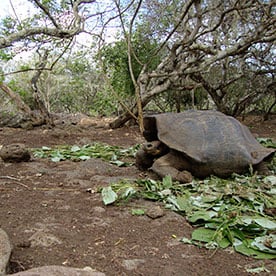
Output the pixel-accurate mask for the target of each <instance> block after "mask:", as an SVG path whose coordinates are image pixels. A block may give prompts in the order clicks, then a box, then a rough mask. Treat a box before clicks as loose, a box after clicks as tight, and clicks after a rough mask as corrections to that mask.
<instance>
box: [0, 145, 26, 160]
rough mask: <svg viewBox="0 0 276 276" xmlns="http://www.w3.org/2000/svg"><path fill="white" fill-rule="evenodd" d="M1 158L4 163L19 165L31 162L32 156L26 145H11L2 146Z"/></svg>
mask: <svg viewBox="0 0 276 276" xmlns="http://www.w3.org/2000/svg"><path fill="white" fill-rule="evenodd" d="M0 157H1V158H2V159H3V161H4V162H10V163H17V162H27V161H29V160H30V159H31V154H30V152H29V151H28V150H27V149H26V147H25V145H24V144H10V145H6V146H2V148H1V149H0Z"/></svg>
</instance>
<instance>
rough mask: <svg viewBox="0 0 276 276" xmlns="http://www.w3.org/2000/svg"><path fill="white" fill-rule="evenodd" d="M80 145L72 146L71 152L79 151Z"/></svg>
mask: <svg viewBox="0 0 276 276" xmlns="http://www.w3.org/2000/svg"><path fill="white" fill-rule="evenodd" d="M80 149H81V148H80V147H79V146H73V147H72V148H71V152H77V151H80Z"/></svg>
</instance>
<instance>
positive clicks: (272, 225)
mask: <svg viewBox="0 0 276 276" xmlns="http://www.w3.org/2000/svg"><path fill="white" fill-rule="evenodd" d="M275 186H276V177H275V176H268V177H265V178H262V177H259V176H258V177H257V176H253V177H246V176H238V175H235V176H233V178H231V179H228V180H223V179H220V178H217V177H211V178H208V179H206V180H204V181H194V182H192V183H189V184H187V185H183V184H182V185H181V184H179V183H177V182H173V181H172V180H171V178H170V177H169V176H167V177H165V178H164V179H163V180H162V181H155V180H151V179H143V180H136V181H135V182H129V181H125V180H124V181H121V182H119V183H115V184H112V185H111V186H108V187H105V188H103V189H102V191H101V192H102V198H103V201H104V203H105V204H106V205H107V204H112V203H114V202H121V201H126V200H130V199H131V198H144V199H149V200H156V201H162V202H164V204H165V206H166V208H169V209H171V210H174V211H176V212H179V213H181V214H183V215H185V216H186V217H187V219H188V221H189V222H190V223H191V224H192V225H194V226H197V228H196V229H195V230H194V231H193V233H192V238H191V239H187V238H183V239H182V242H185V243H190V244H195V245H198V246H205V247H207V248H227V247H229V246H232V247H233V248H234V249H235V250H236V251H237V252H240V253H242V254H245V255H247V256H253V257H255V258H260V259H273V258H276V220H275V217H273V214H275V211H276V197H275V195H276V187H275ZM139 214H143V210H139ZM274 216H275V215H274Z"/></svg>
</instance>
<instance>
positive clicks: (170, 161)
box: [151, 152, 193, 183]
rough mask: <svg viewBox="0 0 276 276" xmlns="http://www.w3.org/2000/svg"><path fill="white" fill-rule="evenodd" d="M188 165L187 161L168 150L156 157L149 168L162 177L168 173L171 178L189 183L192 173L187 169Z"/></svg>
mask: <svg viewBox="0 0 276 276" xmlns="http://www.w3.org/2000/svg"><path fill="white" fill-rule="evenodd" d="M189 167H190V166H189V164H188V162H187V161H185V160H183V158H181V157H180V156H177V155H176V154H174V153H171V152H170V153H168V154H166V155H164V156H162V157H160V158H158V159H157V160H156V161H155V162H154V163H153V165H152V167H151V169H152V170H153V171H154V172H155V173H156V174H158V175H159V176H160V177H162V178H163V177H165V176H166V175H170V176H171V177H172V179H173V180H176V181H179V182H181V183H189V182H191V181H192V180H193V176H192V174H191V173H190V172H189V171H187V169H189Z"/></svg>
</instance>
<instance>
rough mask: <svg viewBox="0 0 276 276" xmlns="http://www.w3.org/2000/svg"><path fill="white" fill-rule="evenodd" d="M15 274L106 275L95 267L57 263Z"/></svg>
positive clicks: (29, 275)
mask: <svg viewBox="0 0 276 276" xmlns="http://www.w3.org/2000/svg"><path fill="white" fill-rule="evenodd" d="M12 275H13V276H34V275H39V276H49V275H51V276H105V273H102V272H99V271H96V270H93V269H91V270H90V269H89V270H88V269H87V268H84V269H82V268H73V267H65V266H57V265H51V266H41V267H36V268H32V269H30V270H26V271H21V272H18V273H15V274H12Z"/></svg>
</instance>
